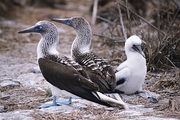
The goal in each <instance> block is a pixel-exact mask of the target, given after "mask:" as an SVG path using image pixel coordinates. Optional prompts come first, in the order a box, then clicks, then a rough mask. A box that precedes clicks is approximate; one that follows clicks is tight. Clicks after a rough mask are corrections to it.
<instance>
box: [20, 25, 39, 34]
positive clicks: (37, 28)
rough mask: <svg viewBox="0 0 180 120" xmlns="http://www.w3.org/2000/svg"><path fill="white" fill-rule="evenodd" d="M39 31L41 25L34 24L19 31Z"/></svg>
mask: <svg viewBox="0 0 180 120" xmlns="http://www.w3.org/2000/svg"><path fill="white" fill-rule="evenodd" d="M38 31H39V27H38V26H37V25H34V26H32V27H29V28H27V29H24V30H21V31H19V32H18V33H30V32H38Z"/></svg>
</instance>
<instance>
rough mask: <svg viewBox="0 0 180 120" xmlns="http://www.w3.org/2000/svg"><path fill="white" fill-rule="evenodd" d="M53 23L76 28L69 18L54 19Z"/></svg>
mask: <svg viewBox="0 0 180 120" xmlns="http://www.w3.org/2000/svg"><path fill="white" fill-rule="evenodd" d="M52 21H55V22H58V23H62V24H65V25H68V26H70V27H73V28H74V26H73V24H72V20H71V19H70V18H67V19H59V18H52Z"/></svg>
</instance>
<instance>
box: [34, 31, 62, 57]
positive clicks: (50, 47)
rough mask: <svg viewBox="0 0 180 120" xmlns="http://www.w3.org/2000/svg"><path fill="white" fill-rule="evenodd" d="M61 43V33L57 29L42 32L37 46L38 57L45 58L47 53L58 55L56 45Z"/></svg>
mask: <svg viewBox="0 0 180 120" xmlns="http://www.w3.org/2000/svg"><path fill="white" fill-rule="evenodd" d="M58 43H59V34H58V31H57V29H53V30H52V31H51V32H47V33H44V34H42V38H41V40H40V41H39V43H38V47H37V58H38V59H39V58H43V57H45V56H47V55H57V54H58V51H57V50H56V46H57V44H58Z"/></svg>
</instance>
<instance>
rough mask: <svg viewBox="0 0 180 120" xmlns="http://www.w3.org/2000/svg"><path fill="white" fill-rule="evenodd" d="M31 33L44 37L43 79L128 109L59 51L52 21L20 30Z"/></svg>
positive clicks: (41, 53) (41, 44)
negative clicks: (104, 91) (105, 93)
mask: <svg viewBox="0 0 180 120" xmlns="http://www.w3.org/2000/svg"><path fill="white" fill-rule="evenodd" d="M29 32H36V33H39V34H41V36H42V37H41V40H40V41H39V43H38V47H37V54H38V64H39V67H40V69H41V72H42V74H43V76H44V78H45V79H46V80H47V81H48V82H49V83H51V84H52V85H53V86H55V87H57V88H59V89H61V90H66V91H68V92H70V93H72V94H74V95H77V96H79V97H82V98H84V99H87V100H89V101H93V102H96V103H99V104H102V105H106V106H111V103H113V104H116V105H120V106H121V107H124V108H127V106H126V104H125V103H124V102H123V101H118V100H115V99H113V98H110V97H108V96H106V95H104V94H102V93H101V92H98V90H99V86H98V85H97V84H96V83H94V82H93V81H91V79H90V78H89V76H88V74H87V73H86V71H85V70H84V69H83V68H82V66H81V65H79V64H78V63H77V62H75V61H74V60H72V59H70V58H67V57H66V56H64V55H62V54H60V53H59V52H58V51H57V50H56V46H57V44H58V42H59V35H58V30H57V28H56V26H55V25H54V24H53V23H51V22H48V21H40V22H38V23H36V24H35V25H34V26H32V27H30V28H27V29H25V30H22V31H20V32H19V33H29Z"/></svg>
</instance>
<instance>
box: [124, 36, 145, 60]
mask: <svg viewBox="0 0 180 120" xmlns="http://www.w3.org/2000/svg"><path fill="white" fill-rule="evenodd" d="M141 43H142V40H141V39H140V38H139V37H138V36H136V35H132V36H131V37H129V38H128V39H127V40H126V42H125V50H126V52H127V51H130V52H138V53H139V54H141V55H142V56H143V57H144V58H145V54H144V52H143V51H142V49H141Z"/></svg>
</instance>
